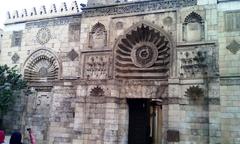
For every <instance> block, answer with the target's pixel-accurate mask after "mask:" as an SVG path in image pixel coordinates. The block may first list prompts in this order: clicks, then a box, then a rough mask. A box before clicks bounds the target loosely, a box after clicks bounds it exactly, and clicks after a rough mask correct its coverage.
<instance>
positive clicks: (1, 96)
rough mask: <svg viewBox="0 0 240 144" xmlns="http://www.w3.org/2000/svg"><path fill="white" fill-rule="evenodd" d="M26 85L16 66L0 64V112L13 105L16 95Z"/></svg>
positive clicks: (4, 111) (2, 112)
mask: <svg viewBox="0 0 240 144" xmlns="http://www.w3.org/2000/svg"><path fill="white" fill-rule="evenodd" d="M26 87H27V82H26V81H25V80H23V78H22V75H21V74H19V73H18V72H17V70H16V67H12V68H10V67H8V66H7V65H0V114H1V115H2V114H4V113H6V112H7V110H8V108H9V107H10V106H11V105H13V103H14V100H15V97H16V95H18V94H20V90H22V89H24V88H26Z"/></svg>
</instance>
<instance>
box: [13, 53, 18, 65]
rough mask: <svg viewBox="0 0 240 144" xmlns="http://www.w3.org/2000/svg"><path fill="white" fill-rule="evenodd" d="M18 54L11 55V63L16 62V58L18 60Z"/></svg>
mask: <svg viewBox="0 0 240 144" xmlns="http://www.w3.org/2000/svg"><path fill="white" fill-rule="evenodd" d="M19 58H20V57H19V55H18V54H17V53H15V54H14V55H13V56H12V61H13V63H16V62H17V61H18V60H19Z"/></svg>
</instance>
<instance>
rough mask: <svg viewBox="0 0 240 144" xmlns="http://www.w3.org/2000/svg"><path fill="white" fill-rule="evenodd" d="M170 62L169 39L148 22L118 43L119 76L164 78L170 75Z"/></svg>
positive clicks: (117, 66) (116, 66)
mask: <svg viewBox="0 0 240 144" xmlns="http://www.w3.org/2000/svg"><path fill="white" fill-rule="evenodd" d="M169 64H170V46H169V41H168V40H167V39H166V37H165V36H164V35H163V34H162V33H161V32H160V31H158V30H156V29H154V28H152V27H150V26H148V25H146V24H142V25H140V26H138V27H136V28H135V29H133V30H131V31H130V32H129V33H127V34H126V35H125V37H123V38H122V39H121V40H120V41H119V43H118V45H117V48H116V57H115V70H116V72H117V74H116V77H117V78H134V79H135V78H136V79H163V78H166V77H167V75H168V74H167V73H168V70H169Z"/></svg>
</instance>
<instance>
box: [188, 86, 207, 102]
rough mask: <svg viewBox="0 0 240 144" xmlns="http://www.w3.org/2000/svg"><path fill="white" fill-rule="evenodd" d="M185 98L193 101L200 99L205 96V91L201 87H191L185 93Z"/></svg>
mask: <svg viewBox="0 0 240 144" xmlns="http://www.w3.org/2000/svg"><path fill="white" fill-rule="evenodd" d="M185 96H186V97H189V98H192V99H198V98H201V97H203V96H204V91H203V89H202V88H200V87H199V86H190V87H189V88H188V89H187V91H186V92H185Z"/></svg>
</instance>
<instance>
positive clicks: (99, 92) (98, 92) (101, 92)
mask: <svg viewBox="0 0 240 144" xmlns="http://www.w3.org/2000/svg"><path fill="white" fill-rule="evenodd" d="M90 96H98V97H100V96H104V90H103V89H102V88H101V87H99V86H97V87H94V88H93V89H92V90H91V91H90Z"/></svg>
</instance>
